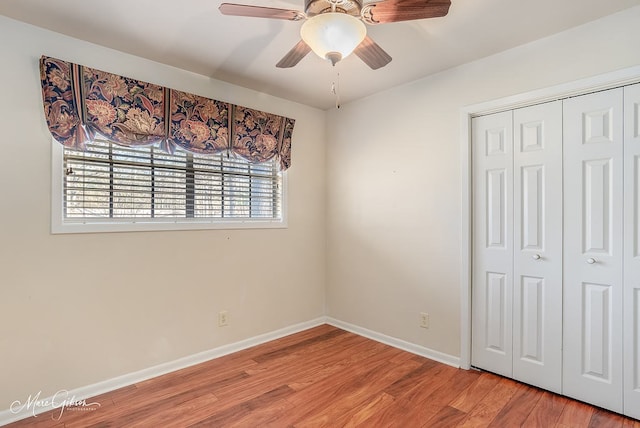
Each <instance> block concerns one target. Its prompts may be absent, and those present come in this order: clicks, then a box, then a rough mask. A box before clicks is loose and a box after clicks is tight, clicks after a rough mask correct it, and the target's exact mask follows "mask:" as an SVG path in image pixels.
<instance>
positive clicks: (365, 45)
mask: <svg viewBox="0 0 640 428" xmlns="http://www.w3.org/2000/svg"><path fill="white" fill-rule="evenodd" d="M353 53H354V54H356V55H357V56H358V58H360V59H361V60H362V61H364V63H365V64H367V65H368V66H369V67H371V69H372V70H377V69H379V68H381V67H384V66H385V65H387V64H389V63H390V62H391V56H390V55H389V54H388V53H386V52H385V51H384V49H382V48H381V47H380V46H379V45H378V44H377V43H376V42H374V41H373V40H372V39H371V37H369V36H367V37H365V38H364V40H363V41H362V43H360V44H359V45H358V47H357V48H356V50H354V51H353Z"/></svg>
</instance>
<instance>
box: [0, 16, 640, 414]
mask: <svg viewBox="0 0 640 428" xmlns="http://www.w3.org/2000/svg"><path fill="white" fill-rule="evenodd" d="M637 22H640V8H638V7H637V8H634V9H631V10H629V11H627V12H624V13H621V14H617V15H614V16H611V17H609V18H605V19H603V20H600V21H597V22H595V23H591V24H588V25H585V26H583V27H580V28H577V29H574V30H571V31H569V32H566V33H563V34H559V35H557V36H554V37H551V38H548V39H544V40H541V41H538V42H535V43H532V44H529V45H526V46H523V47H520V48H517V49H513V50H510V51H507V52H504V53H502V54H499V55H496V56H493V57H490V58H486V59H483V60H481V61H477V62H475V63H472V64H468V65H465V66H461V67H458V68H455V69H452V70H449V71H447V72H444V73H440V74H438V75H435V76H431V77H428V78H425V79H422V80H419V81H416V82H414V83H412V84H408V85H404V86H401V87H398V88H395V89H393V90H390V91H386V92H384V93H381V94H378V95H375V96H372V97H369V98H366V99H363V100H360V101H358V102H354V103H351V104H348V105H345V106H343V107H342V108H341V109H340V110H332V111H331V112H330V113H329V115H328V120H327V123H328V124H330V125H331V126H329V127H328V129H329V131H328V133H327V135H326V136H325V112H321V111H318V110H315V109H312V108H308V107H305V106H302V105H299V104H295V103H291V102H288V101H284V100H281V99H277V98H274V97H271V96H268V95H264V94H260V93H256V92H254V91H250V90H247V89H243V88H239V87H236V86H232V85H228V84H225V83H222V82H218V81H215V80H212V79H208V78H206V77H203V76H198V75H194V74H190V73H187V72H184V71H181V70H178V69H174V68H171V67H167V66H163V65H160V64H156V63H152V62H149V61H146V60H143V59H140V58H136V57H132V56H129V55H125V54H122V53H118V52H115V51H111V50H108V49H105V48H101V47H98V46H94V45H90V44H88V43H84V42H81V41H78V40H74V39H70V38H67V37H63V36H60V35H57V34H54V33H51V32H47V31H44V30H39V29H36V28H34V27H30V26H27V25H23V24H19V23H16V22H15V21H11V20H8V19H5V18H2V17H0V38H1V40H3V41H5V42H3V43H2V50H1V54H2V60H3V61H2V66H1V67H0V94H1V95H0V125H1V129H2V131H3V132H2V139H1V142H2V145H3V150H2V154H1V155H0V184H2V186H1V187H0V321H1V322H0V409H7V408H8V407H9V405H10V403H11V402H12V401H13V400H17V399H22V400H24V399H26V397H27V396H28V395H29V394H35V393H37V392H38V391H40V390H42V396H43V397H44V396H48V395H50V394H52V393H54V392H55V391H57V390H59V389H61V388H66V389H73V388H77V387H82V386H86V385H90V384H92V383H95V382H99V381H102V380H106V379H110V378H113V377H115V376H118V375H121V374H126V373H130V372H133V371H136V370H140V369H144V368H147V367H151V366H153V365H156V364H159V363H163V362H166V361H171V360H175V359H177V358H180V357H183V356H187V355H192V354H195V353H197V352H200V351H204V350H208V349H211V348H215V347H217V346H220V345H224V344H228V343H233V342H237V341H239V340H242V339H246V338H250V337H253V336H256V335H258V334H261V333H264V332H268V331H273V330H276V329H279V328H282V327H286V326H290V325H293V324H296V323H298V322H303V321H307V320H310V319H313V318H315V317H318V316H321V315H323V314H325V298H326V303H327V308H326V314H327V315H329V316H333V317H335V318H337V319H340V320H343V321H346V322H350V323H353V324H356V325H359V326H361V327H365V328H368V329H371V330H374V331H377V332H380V333H383V334H387V335H390V336H393V337H397V338H400V339H403V340H406V341H409V342H411V343H414V344H418V345H422V346H426V347H428V348H431V349H434V350H438V351H440V352H444V353H447V354H450V355H454V356H457V355H459V351H460V349H459V344H460V334H459V331H460V322H459V320H460V309H459V299H460V297H459V296H460V293H459V278H460V273H459V271H460V268H461V266H460V243H459V241H460V234H459V224H460V211H461V205H460V178H459V177H460V170H459V167H460V160H459V155H460V154H459V141H458V139H459V124H458V120H459V113H460V108H461V107H462V106H465V105H469V104H474V103H478V102H482V101H486V100H490V99H495V98H499V97H503V96H507V95H512V94H516V93H521V92H525V91H530V90H533V89H537V88H542V87H547V86H551V85H555V84H558V83H563V82H567V81H571V80H575V79H579V78H583V77H588V76H592V75H596V74H600V73H605V72H608V71H611V70H615V69H619V68H623V67H628V66H632V65H637V64H639V63H640V50H638V49H637V41H638V40H640V27H639V26H637V25H636V24H637ZM9 40H10V41H11V44H10V43H7V41H9ZM42 54H46V55H50V56H54V57H59V58H62V59H67V60H70V61H74V62H78V63H82V64H87V65H91V66H93V67H97V68H101V69H104V70H108V71H111V72H114V73H118V74H123V75H126V76H131V77H134V78H139V79H142V80H146V81H150V82H154V83H158V84H161V85H166V86H171V87H173V88H177V89H182V90H185V91H189V92H194V93H198V94H201V95H205V96H210V97H212V98H217V99H221V100H225V101H229V102H232V103H236V104H241V105H246V106H250V107H253V108H257V109H263V110H268V111H272V112H274V113H278V114H282V115H286V116H290V117H294V118H296V119H297V122H296V130H295V134H294V150H293V167H292V168H291V170H290V172H289V228H288V229H281V230H229V231H193V232H147V233H112V234H86V235H51V234H50V233H49V218H50V197H51V196H50V176H51V170H50V169H51V166H50V165H51V159H50V156H51V153H50V152H51V139H50V136H49V134H48V131H47V129H46V125H45V122H44V118H43V115H42V108H41V96H40V91H39V82H38V68H37V66H38V58H39V57H40V55H42ZM325 147H326V162H325ZM325 177H326V188H325ZM325 191H326V193H327V198H326V200H325ZM325 216H326V218H325ZM325 220H326V223H325ZM325 237H326V248H325ZM259 250H264V251H265V254H266V255H264V256H256V254H257V252H258V251H259ZM247 266H249V267H247ZM325 293H326V294H325ZM221 309H226V310H228V311H229V313H230V319H231V325H230V326H229V327H226V328H223V329H219V328H218V327H217V326H216V315H217V312H218V311H219V310H221ZM420 311H427V312H429V313H430V315H431V328H430V329H429V330H424V329H421V328H419V327H418V321H419V319H418V312H420Z"/></svg>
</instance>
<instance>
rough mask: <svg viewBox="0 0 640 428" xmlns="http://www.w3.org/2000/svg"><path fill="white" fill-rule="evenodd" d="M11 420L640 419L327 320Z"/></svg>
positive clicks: (229, 423) (226, 423)
mask: <svg viewBox="0 0 640 428" xmlns="http://www.w3.org/2000/svg"><path fill="white" fill-rule="evenodd" d="M90 402H97V403H100V407H97V408H96V409H95V410H86V409H85V410H83V411H80V410H79V409H80V408H75V409H74V408H68V409H66V410H65V411H64V413H63V414H62V416H61V417H60V411H59V410H58V411H56V412H50V413H44V414H41V415H38V416H37V417H36V418H33V417H32V418H29V419H25V420H22V421H19V422H16V423H13V424H10V425H8V427H12V428H17V427H55V428H71V427H82V428H85V427H248V428H254V427H292V426H293V427H355V426H360V427H375V428H377V427H402V428H407V427H408V428H413V427H447V428H449V427H545V428H546V427H620V428H623V427H624V428H640V422H638V421H635V420H633V419H628V418H625V417H623V416H621V415H618V414H615V413H611V412H608V411H606V410H602V409H599V408H596V407H592V406H589V405H587V404H584V403H580V402H578V401H574V400H571V399H568V398H565V397H562V396H559V395H555V394H552V393H550V392H546V391H543V390H540V389H537V388H532V387H529V386H527V385H524V384H521V383H518V382H514V381H512V380H509V379H506V378H502V377H499V376H496V375H493V374H489V373H481V372H478V371H467V370H459V369H455V368H453V367H450V366H447V365H444V364H440V363H437V362H435V361H432V360H429V359H426V358H422V357H419V356H416V355H413V354H410V353H408V352H405V351H401V350H398V349H395V348H392V347H390V346H387V345H383V344H381V343H378V342H375V341H372V340H369V339H366V338H363V337H361V336H358V335H355V334H351V333H348V332H346V331H343V330H340V329H338V328H335V327H332V326H329V325H322V326H319V327H316V328H313V329H310V330H306V331H303V332H301V333H297V334H294V335H291V336H287V337H284V338H282V339H279V340H275V341H272V342H269V343H266V344H263V345H259V346H256V347H253V348H250V349H247V350H244V351H240V352H237V353H235V354H231V355H227V356H225V357H221V358H218V359H215V360H212V361H209V362H206V363H203V364H199V365H197V366H193V367H189V368H186V369H184V370H180V371H177V372H174V373H170V374H168V375H164V376H160V377H157V378H154V379H150V380H147V381H144V382H140V383H137V384H135V385H131V386H128V387H125V388H122V389H119V390H116V391H113V392H110V393H107V394H104V395H101V396H98V397H94V398H92V399H90V400H87V403H90Z"/></svg>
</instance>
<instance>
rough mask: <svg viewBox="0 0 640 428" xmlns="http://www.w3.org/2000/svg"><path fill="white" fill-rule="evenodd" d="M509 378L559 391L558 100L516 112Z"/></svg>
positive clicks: (560, 227)
mask: <svg viewBox="0 0 640 428" xmlns="http://www.w3.org/2000/svg"><path fill="white" fill-rule="evenodd" d="M513 131H514V136H513V140H514V144H513V147H514V168H513V174H514V261H513V263H514V264H513V279H514V283H513V293H514V296H513V353H514V355H513V357H514V358H513V378H514V379H517V380H520V381H523V382H526V383H528V384H531V385H536V386H539V387H541V388H544V389H547V390H550V391H553V392H557V393H560V392H561V391H562V329H561V328H560V326H561V325H562V102H561V101H556V102H552V103H546V104H540V105H536V106H532V107H527V108H522V109H518V110H515V111H514V112H513Z"/></svg>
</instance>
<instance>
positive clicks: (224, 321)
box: [218, 311, 229, 327]
mask: <svg viewBox="0 0 640 428" xmlns="http://www.w3.org/2000/svg"><path fill="white" fill-rule="evenodd" d="M227 325H229V314H228V313H227V311H220V312H219V313H218V327H225V326H227Z"/></svg>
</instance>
